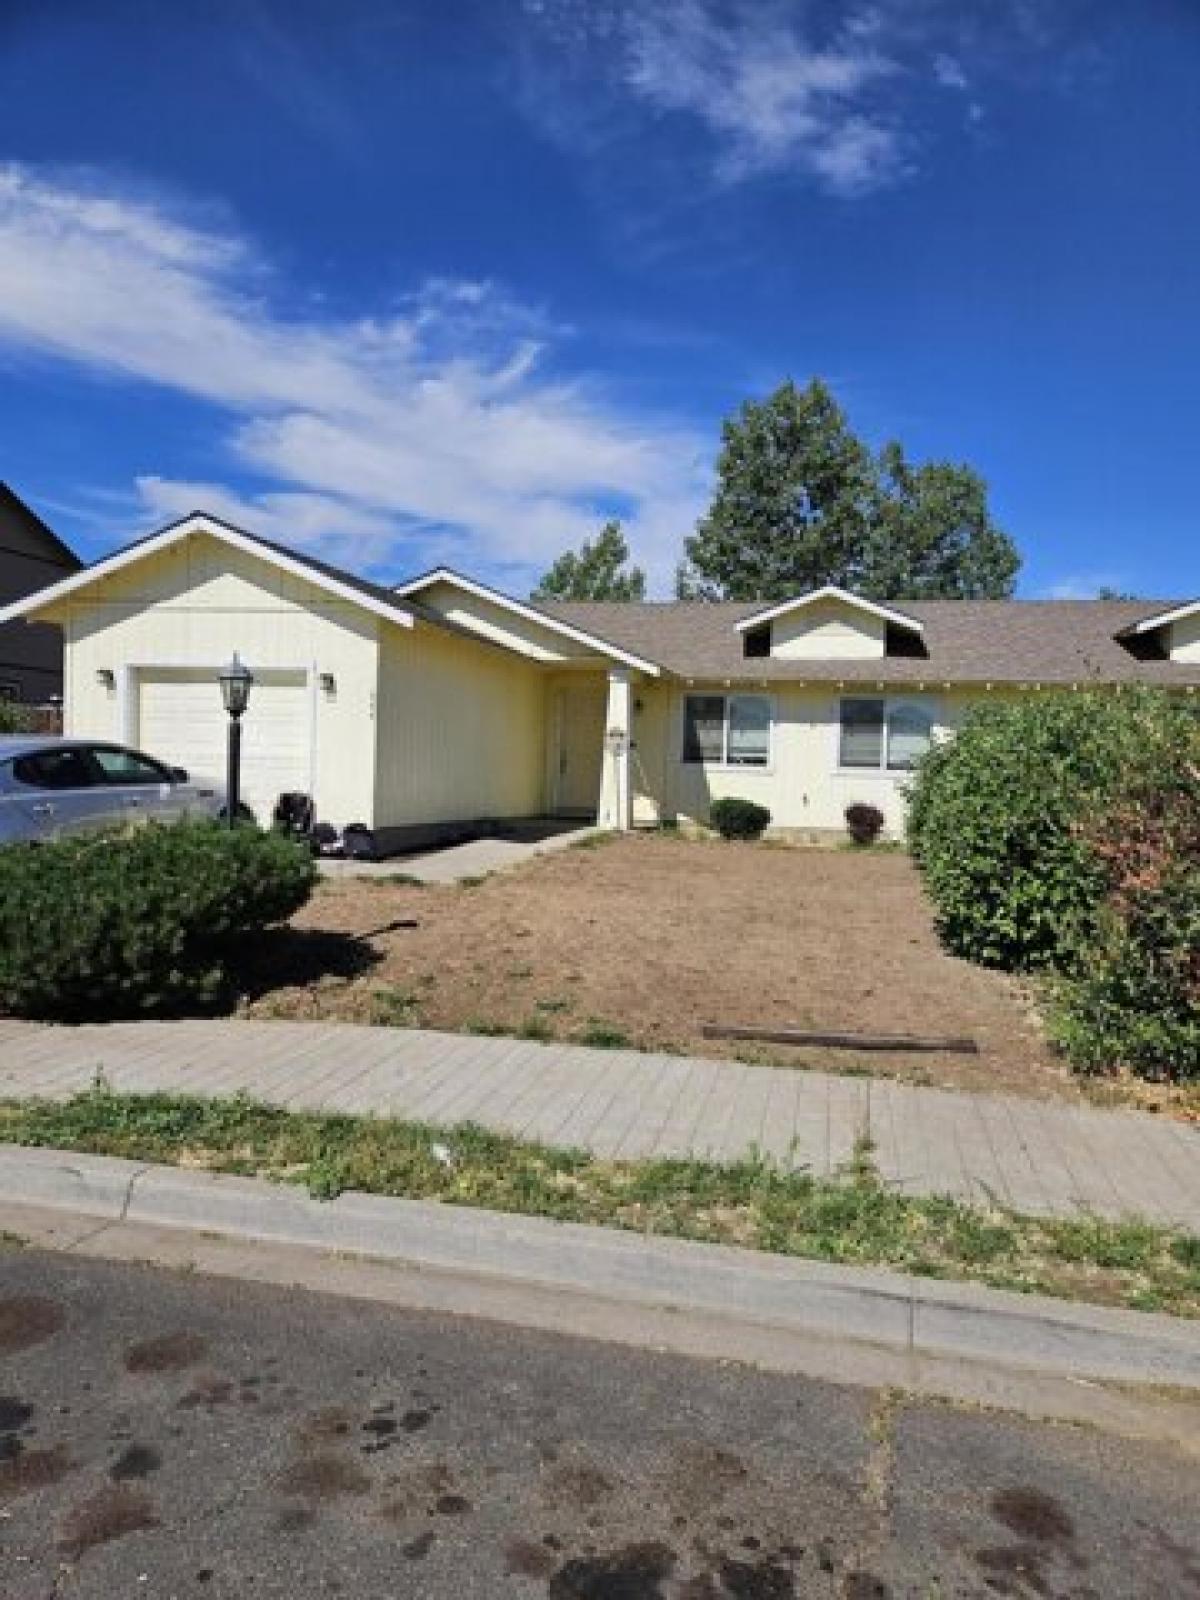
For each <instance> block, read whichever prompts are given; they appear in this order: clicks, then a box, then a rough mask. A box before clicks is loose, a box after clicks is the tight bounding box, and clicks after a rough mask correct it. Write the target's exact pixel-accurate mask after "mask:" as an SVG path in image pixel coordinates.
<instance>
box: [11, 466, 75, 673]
mask: <svg viewBox="0 0 1200 1600" xmlns="http://www.w3.org/2000/svg"><path fill="white" fill-rule="evenodd" d="M82 565H83V563H82V562H81V561H80V559H79V557H78V556H77V555H76V554H75V552H74V551H73V550H72V549H70V548H69V547H68V546H67V545H65V544H64V543H63V541H62V540H61V539H60V538H59V537H58V535H57V534H56V533H55V532H54V531H53V530H52V529H51V528H48V527H47V526H46V524H45V523H44V522H43V521H42V519H41V517H39V516H38V515H37V514H36V512H34V511H31V510H30V508H29V507H28V506H27V505H26V504H25V502H24V501H23V500H22V499H21V498H20V497H19V496H18V495H16V494H14V493H13V491H12V490H11V489H10V488H9V486H8V485H7V484H6V483H0V607H8V606H9V605H11V603H12V602H13V601H14V600H21V599H23V598H24V597H25V596H26V595H30V594H34V593H35V592H37V591H38V590H40V589H44V588H45V587H46V585H47V584H49V583H53V582H54V581H55V580H56V579H58V578H62V577H65V576H66V575H67V574H69V573H72V572H78V571H79V568H80V567H81V566H82ZM62 675H63V641H62V633H61V632H60V630H59V629H58V628H56V627H52V626H47V625H45V624H40V625H38V626H37V627H32V628H26V627H22V626H21V624H20V623H12V624H10V625H9V626H7V627H0V700H15V701H19V702H21V703H23V704H25V705H47V704H49V703H50V702H52V701H54V700H57V699H58V697H59V696H60V695H61V694H62Z"/></svg>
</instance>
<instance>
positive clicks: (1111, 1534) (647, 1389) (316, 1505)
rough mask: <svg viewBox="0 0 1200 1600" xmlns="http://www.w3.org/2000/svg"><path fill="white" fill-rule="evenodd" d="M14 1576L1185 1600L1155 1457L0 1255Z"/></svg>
mask: <svg viewBox="0 0 1200 1600" xmlns="http://www.w3.org/2000/svg"><path fill="white" fill-rule="evenodd" d="M0 1508H2V1509H0V1595H3V1597H4V1600H50V1597H51V1596H55V1597H58V1596H62V1597H67V1596H78V1597H95V1600H125V1597H135V1596H145V1597H147V1600H159V1597H163V1600H165V1597H169V1596H178V1597H185V1596H186V1597H192V1596H195V1597H201V1596H204V1597H215V1596H220V1597H236V1600H244V1597H275V1596H278V1597H280V1600H284V1597H287V1600H307V1597H309V1596H313V1597H323V1596H335V1595H343V1596H347V1597H351V1596H353V1597H355V1600H394V1597H400V1596H419V1597H422V1600H469V1597H488V1600H496V1597H506V1596H513V1597H528V1600H794V1597H808V1596H822V1597H839V1596H840V1597H843V1600H900V1597H905V1600H907V1597H914V1600H917V1597H919V1600H953V1597H960V1596H996V1595H999V1596H1016V1597H1022V1596H1035V1597H1053V1600H1109V1597H1139V1600H1140V1597H1143V1596H1144V1597H1146V1600H1151V1597H1153V1600H1185V1597H1189V1596H1193V1595H1194V1596H1200V1460H1198V1459H1197V1458H1196V1457H1191V1456H1188V1455H1185V1454H1184V1453H1183V1452H1182V1451H1179V1450H1177V1449H1175V1448H1173V1447H1169V1446H1164V1445H1152V1444H1148V1443H1144V1442H1134V1441H1129V1440H1122V1439H1118V1438H1114V1437H1112V1436H1109V1435H1105V1434H1102V1433H1099V1432H1097V1431H1093V1430H1091V1429H1086V1428H1082V1429H1081V1428H1073V1427H1063V1426H1052V1425H1040V1424H1035V1423H1033V1422H1029V1421H1025V1420H1021V1419H1017V1418H1013V1417H1008V1416H1001V1415H996V1414H989V1413H985V1412H982V1411H976V1410H966V1409H957V1408H954V1407H951V1406H946V1405H941V1404H935V1403H930V1402H927V1401H918V1400H914V1399H912V1398H910V1397H905V1396H903V1395H900V1394H897V1393H894V1392H889V1391H878V1390H876V1391H872V1390H868V1389H852V1388H840V1387H836V1386H833V1385H827V1384H821V1383H816V1382H812V1381H807V1380H799V1379H795V1378H786V1377H780V1376H775V1375H766V1374H762V1373H758V1372H755V1371H751V1370H748V1369H745V1368H742V1367H739V1366H734V1365H720V1364H714V1363H705V1362H697V1361H689V1360H684V1359H680V1358H677V1357H673V1356H665V1355H660V1354H656V1353H653V1352H639V1351H635V1350H628V1349H622V1348H618V1347H615V1346H608V1345H602V1344H596V1343H587V1342H584V1341H582V1340H581V1341H574V1340H570V1339H564V1338H558V1337H554V1336H551V1335H547V1334H540V1333H527V1332H521V1331H519V1330H514V1329H512V1328H501V1327H498V1326H496V1325H492V1324H488V1323H485V1322H474V1321H469V1320H455V1319H452V1318H447V1317H438V1316H429V1315H420V1314H413V1313H411V1312H406V1311H398V1310H396V1309H394V1308H388V1307H383V1306H374V1305H371V1304H365V1303H363V1302H361V1301H350V1300H338V1299H335V1298H332V1297H326V1296H320V1295H314V1294H310V1293H307V1292H304V1291H301V1290H281V1289H275V1288H265V1287H260V1286H254V1285H249V1284H245V1283H235V1282H232V1281H227V1280H222V1279H216V1278H203V1277H199V1276H195V1275H188V1274H183V1273H174V1272H167V1271H162V1270H160V1269H151V1268H143V1267H131V1266H128V1265H119V1264H113V1263H107V1262H103V1261H91V1260H77V1259H72V1258H70V1257H67V1256H63V1255H52V1254H44V1253H42V1252H39V1251H36V1250H20V1249H15V1248H5V1249H2V1250H0Z"/></svg>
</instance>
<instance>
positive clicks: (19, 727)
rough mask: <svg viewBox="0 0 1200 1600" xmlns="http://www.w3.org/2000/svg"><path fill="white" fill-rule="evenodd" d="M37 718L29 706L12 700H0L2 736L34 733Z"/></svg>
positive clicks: (0, 731)
mask: <svg viewBox="0 0 1200 1600" xmlns="http://www.w3.org/2000/svg"><path fill="white" fill-rule="evenodd" d="M34 723H35V718H34V715H33V712H32V710H31V709H30V707H29V706H23V705H18V704H16V703H15V702H14V701H12V700H0V735H2V734H6V733H32V732H33V729H34Z"/></svg>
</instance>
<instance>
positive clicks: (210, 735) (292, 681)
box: [136, 671, 312, 824]
mask: <svg viewBox="0 0 1200 1600" xmlns="http://www.w3.org/2000/svg"><path fill="white" fill-rule="evenodd" d="M138 680H139V682H138V732H137V738H136V742H137V744H138V747H139V748H140V749H142V750H144V751H145V752H146V753H147V755H152V756H157V757H158V758H159V760H160V761H166V762H169V763H170V765H171V766H173V767H186V768H187V770H188V772H189V773H191V774H192V775H193V776H195V777H203V778H213V779H215V780H216V781H217V782H218V783H220V784H221V785H222V786H223V785H224V782H225V747H226V730H227V728H228V726H229V719H228V717H227V716H226V715H225V708H224V706H223V705H222V703H221V689H220V685H219V684H218V683H217V681H216V674H215V672H183V671H175V672H166V671H153V672H150V671H144V672H141V673H139V674H138ZM311 738H312V732H311V714H310V701H309V692H308V687H307V684H306V680H305V677H304V674H303V673H299V672H297V673H282V672H281V673H255V682H254V687H253V689H252V690H251V691H250V706H249V709H248V710H247V712H246V715H245V716H244V717H243V718H242V790H241V793H242V800H243V802H244V803H245V804H246V805H248V806H249V807H250V809H251V810H252V811H253V812H254V814H255V816H256V817H257V818H258V820H259V822H260V823H263V824H267V823H269V822H270V820H271V813H272V811H273V810H274V807H275V802H276V801H277V800H278V798H279V796H280V795H281V794H282V793H283V792H284V791H285V790H288V789H300V790H303V791H304V792H305V793H309V792H311V790H312V760H311Z"/></svg>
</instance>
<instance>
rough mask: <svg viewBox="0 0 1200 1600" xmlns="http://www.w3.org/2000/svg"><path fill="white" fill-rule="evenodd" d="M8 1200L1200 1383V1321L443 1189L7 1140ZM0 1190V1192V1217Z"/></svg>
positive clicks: (1145, 1379) (776, 1321)
mask: <svg viewBox="0 0 1200 1600" xmlns="http://www.w3.org/2000/svg"><path fill="white" fill-rule="evenodd" d="M0 1195H3V1196H5V1197H7V1198H8V1200H9V1201H10V1202H11V1203H12V1204H13V1205H14V1206H34V1207H41V1208H43V1209H46V1210H50V1211H63V1212H70V1213H73V1214H74V1215H76V1216H84V1217H87V1218H90V1219H92V1220H94V1221H96V1222H97V1223H98V1224H100V1225H101V1226H113V1225H117V1224H120V1225H126V1226H133V1227H136V1226H142V1227H148V1228H160V1229H168V1230H174V1231H176V1232H181V1233H190V1234H192V1235H203V1236H207V1237H209V1238H211V1237H213V1236H217V1237H221V1238H224V1239H231V1240H235V1241H240V1242H242V1243H251V1242H257V1243H261V1244H272V1245H281V1246H291V1247H300V1248H304V1249H310V1250H319V1251H324V1252H326V1253H334V1254H337V1255H339V1256H351V1257H359V1258H363V1259H367V1260H371V1261H375V1262H383V1263H389V1264H393V1265H396V1266H402V1267H407V1268H410V1269H416V1270H418V1271H425V1272H430V1273H440V1274H457V1275H460V1276H466V1277H469V1278H471V1279H474V1280H476V1281H480V1280H485V1281H487V1282H490V1283H491V1284H502V1285H505V1286H507V1287H509V1288H511V1289H515V1290H517V1291H522V1290H526V1291H531V1292H534V1293H538V1292H541V1293H545V1292H547V1291H550V1292H551V1293H554V1294H558V1295H562V1296H578V1297H588V1298H590V1299H591V1300H593V1301H595V1300H600V1301H603V1302H605V1303H607V1304H609V1305H610V1306H613V1307H616V1308H625V1309H626V1310H627V1311H628V1312H631V1313H632V1312H637V1311H645V1312H658V1313H660V1312H672V1313H676V1314H682V1315H683V1316H688V1315H691V1316H695V1317H700V1318H705V1319H708V1320H710V1321H719V1322H720V1323H722V1324H723V1325H724V1326H725V1327H726V1329H727V1330H729V1329H732V1330H734V1331H736V1329H737V1327H739V1326H741V1327H742V1328H744V1329H745V1330H746V1331H747V1334H749V1333H751V1332H754V1331H757V1332H761V1331H763V1330H769V1331H773V1332H775V1333H781V1334H784V1335H794V1336H797V1337H800V1338H803V1339H806V1340H810V1341H811V1340H814V1339H815V1340H818V1341H836V1342H837V1343H838V1344H839V1345H841V1344H851V1345H856V1346H866V1347H871V1348H873V1349H875V1350H882V1351H886V1352H890V1353H891V1354H893V1355H903V1356H908V1357H929V1358H950V1359H953V1360H958V1361H965V1362H970V1363H975V1364H982V1365H986V1366H988V1367H1002V1368H1005V1369H1008V1370H1010V1371H1012V1370H1015V1371H1018V1372H1023V1373H1027V1374H1028V1373H1031V1374H1037V1375H1040V1376H1046V1377H1054V1378H1069V1379H1073V1380H1083V1381H1087V1380H1091V1381H1095V1382H1118V1383H1131V1384H1143V1385H1144V1384H1149V1385H1155V1386H1171V1387H1173V1388H1177V1389H1185V1390H1196V1391H1200V1323H1190V1322H1186V1321H1181V1320H1178V1319H1175V1318H1171V1317H1167V1316H1161V1315H1158V1314H1155V1313H1149V1312H1137V1311H1115V1310H1109V1309H1106V1308H1104V1307H1097V1306H1082V1305H1075V1304H1072V1303H1069V1302H1064V1301H1059V1300H1053V1299H1049V1298H1046V1297H1043V1296H1033V1295H1029V1296H1026V1295H1018V1294H1012V1293H1008V1292H1005V1291H1001V1290H994V1289H987V1288H983V1287H981V1286H977V1285H974V1284H948V1283H945V1282H943V1281H941V1280H937V1279H923V1278H914V1277H909V1276H907V1275H905V1274H902V1273H898V1272H891V1271H887V1270H884V1269H875V1268H869V1269H868V1268H853V1267H838V1266H830V1265H827V1264H825V1263H822V1262H809V1261H802V1260H798V1259H796V1258H794V1257H787V1256H772V1255H767V1254H763V1253H761V1252H759V1251H753V1250H744V1249H740V1248H735V1247H732V1246H727V1245H709V1244H700V1243H694V1242H692V1241H689V1240H680V1239H667V1238H657V1237H646V1236H643V1235H639V1234H633V1233H625V1232H621V1231H619V1230H616V1229H611V1228H600V1227H588V1226H585V1225H582V1224H579V1223H564V1222H553V1221H547V1220H545V1219H543V1218H537V1217H522V1216H515V1215H509V1214H506V1213H503V1212H495V1211H483V1210H476V1209H473V1208H468V1207H465V1206H463V1207H459V1206H451V1205H446V1204H441V1203H437V1202H432V1203H430V1202H424V1201H415V1200H397V1199H386V1198H382V1197H379V1196H376V1195H367V1194H359V1193H347V1194H343V1195H341V1196H339V1197H338V1198H337V1199H336V1200H332V1201H318V1200H313V1199H312V1198H311V1197H310V1196H308V1195H307V1194H306V1193H305V1192H304V1191H303V1190H301V1189H298V1188H295V1187H291V1186H289V1185H286V1184H275V1183H270V1182H267V1181H265V1180H262V1179H255V1178H238V1177H227V1176H223V1175H218V1174H212V1173H204V1172H189V1171H182V1170H180V1169H178V1168H175V1167H165V1166H146V1165H139V1164H138V1163H136V1162H132V1161H125V1160H118V1159H116V1158H110V1157H105V1156H92V1155H78V1154H75V1153H74V1152H65V1151H60V1150H39V1149H29V1148H25V1147H22V1146H11V1145H0ZM2 1221H3V1204H2V1203H0V1222H2Z"/></svg>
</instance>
